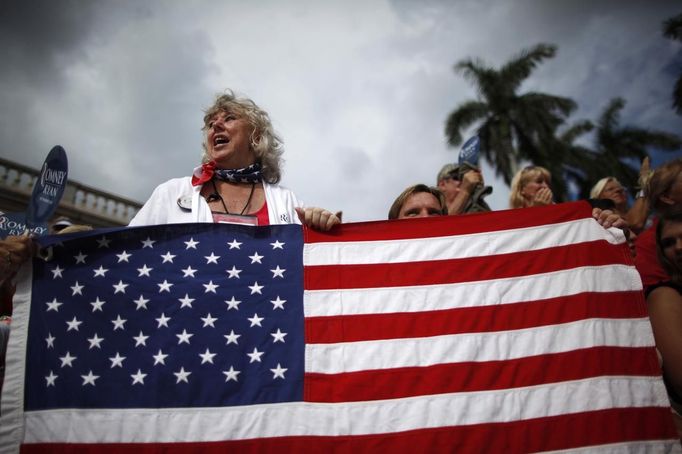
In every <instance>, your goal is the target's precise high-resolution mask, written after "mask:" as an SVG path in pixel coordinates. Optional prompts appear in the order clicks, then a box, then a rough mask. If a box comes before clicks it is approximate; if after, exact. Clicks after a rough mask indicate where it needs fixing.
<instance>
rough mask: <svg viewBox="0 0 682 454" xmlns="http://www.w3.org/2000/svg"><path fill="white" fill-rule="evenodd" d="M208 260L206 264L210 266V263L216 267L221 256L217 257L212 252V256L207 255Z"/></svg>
mask: <svg viewBox="0 0 682 454" xmlns="http://www.w3.org/2000/svg"><path fill="white" fill-rule="evenodd" d="M204 258H205V259H206V264H207V265H208V264H209V263H215V264H216V265H217V264H218V259H219V258H220V256H219V255H215V254H214V253H213V252H211V255H206V256H204Z"/></svg>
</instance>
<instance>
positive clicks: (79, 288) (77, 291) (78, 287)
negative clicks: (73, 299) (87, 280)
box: [71, 281, 85, 296]
mask: <svg viewBox="0 0 682 454" xmlns="http://www.w3.org/2000/svg"><path fill="white" fill-rule="evenodd" d="M83 287H85V286H84V285H80V284H79V283H78V281H76V283H75V284H73V286H72V287H71V290H72V291H73V293H72V294H71V296H74V295H76V294H79V295H83Z"/></svg>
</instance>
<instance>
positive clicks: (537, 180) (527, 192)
mask: <svg viewBox="0 0 682 454" xmlns="http://www.w3.org/2000/svg"><path fill="white" fill-rule="evenodd" d="M542 188H549V182H548V181H547V180H546V179H545V176H544V175H543V174H541V173H538V174H536V175H535V176H533V177H532V178H531V179H530V180H528V181H527V182H526V184H525V185H523V188H521V195H522V196H523V197H524V198H525V199H526V200H532V199H533V197H535V194H536V193H537V192H538V191H539V190H540V189H542Z"/></svg>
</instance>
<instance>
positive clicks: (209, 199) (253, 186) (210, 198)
mask: <svg viewBox="0 0 682 454" xmlns="http://www.w3.org/2000/svg"><path fill="white" fill-rule="evenodd" d="M211 185H212V186H213V194H209V195H208V197H206V201H207V202H213V201H214V200H220V203H222V204H223V208H224V209H225V213H227V214H230V210H228V209H227V205H225V200H223V197H222V196H221V195H220V193H219V192H218V188H216V185H215V181H213V178H211ZM255 189H256V182H255V181H254V182H252V183H251V192H249V198H248V199H246V203H245V204H244V208H242V211H241V212H240V213H239V215H240V216H241V215H243V214H244V211H246V208H247V207H248V206H249V204H250V203H251V198H252V197H253V192H254V190H255Z"/></svg>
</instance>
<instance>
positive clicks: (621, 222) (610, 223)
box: [592, 208, 628, 237]
mask: <svg viewBox="0 0 682 454" xmlns="http://www.w3.org/2000/svg"><path fill="white" fill-rule="evenodd" d="M592 217H593V218H595V219H596V220H597V222H598V223H599V225H601V226H602V227H604V228H605V229H608V228H610V227H616V228H619V229H623V231H625V232H626V237H627V236H628V235H627V230H628V223H627V221H626V220H625V219H623V218H622V217H620V215H619V214H616V213H614V212H613V211H611V210H602V209H600V208H594V209H592Z"/></svg>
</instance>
